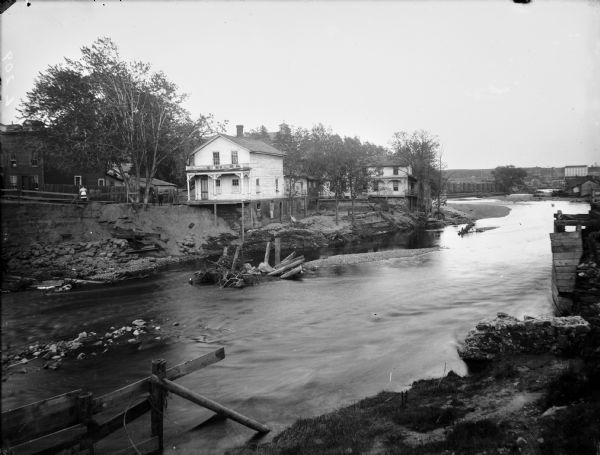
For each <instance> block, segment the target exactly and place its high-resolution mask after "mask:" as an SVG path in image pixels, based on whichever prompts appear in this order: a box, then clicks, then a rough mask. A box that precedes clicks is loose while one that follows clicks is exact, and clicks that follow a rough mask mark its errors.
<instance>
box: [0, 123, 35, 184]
mask: <svg viewBox="0 0 600 455" xmlns="http://www.w3.org/2000/svg"><path fill="white" fill-rule="evenodd" d="M44 136H45V130H44V124H43V123H42V122H40V121H37V120H25V121H24V122H23V125H3V124H0V187H1V188H4V189H22V190H38V189H39V188H40V186H41V185H43V184H44V149H45V142H44Z"/></svg>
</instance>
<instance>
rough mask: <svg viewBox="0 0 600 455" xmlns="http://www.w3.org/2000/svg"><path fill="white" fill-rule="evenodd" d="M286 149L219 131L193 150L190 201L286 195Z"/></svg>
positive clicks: (240, 132)
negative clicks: (284, 171)
mask: <svg viewBox="0 0 600 455" xmlns="http://www.w3.org/2000/svg"><path fill="white" fill-rule="evenodd" d="M284 155H285V154H284V152H282V151H280V150H277V149H276V148H275V147H273V146H271V145H269V144H266V143H264V142H262V141H259V140H256V139H249V138H246V137H244V127H243V125H237V135H236V136H228V135H226V134H217V135H216V136H214V137H213V138H211V139H210V140H208V141H207V142H206V143H204V144H202V145H201V146H200V147H198V148H197V149H196V150H194V152H193V153H192V156H191V159H190V164H189V166H186V167H185V171H186V176H187V192H188V201H200V202H202V201H207V202H209V201H210V202H231V203H235V202H242V201H253V200H261V199H274V198H283V197H284V180H283V157H284Z"/></svg>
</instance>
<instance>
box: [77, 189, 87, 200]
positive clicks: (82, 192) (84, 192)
mask: <svg viewBox="0 0 600 455" xmlns="http://www.w3.org/2000/svg"><path fill="white" fill-rule="evenodd" d="M79 200H81V201H83V202H87V200H88V197H87V188H86V187H85V186H83V185H81V186H80V187H79Z"/></svg>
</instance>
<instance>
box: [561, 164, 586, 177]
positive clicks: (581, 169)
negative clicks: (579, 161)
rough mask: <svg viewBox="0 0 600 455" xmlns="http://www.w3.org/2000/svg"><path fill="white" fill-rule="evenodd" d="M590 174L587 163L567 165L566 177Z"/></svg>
mask: <svg viewBox="0 0 600 455" xmlns="http://www.w3.org/2000/svg"><path fill="white" fill-rule="evenodd" d="M587 175H588V167H587V165H586V164H583V165H577V166H565V178H569V177H585V176H587Z"/></svg>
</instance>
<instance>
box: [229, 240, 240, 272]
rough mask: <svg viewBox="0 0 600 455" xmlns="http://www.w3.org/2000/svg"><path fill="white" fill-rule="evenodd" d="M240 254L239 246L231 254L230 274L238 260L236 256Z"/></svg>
mask: <svg viewBox="0 0 600 455" xmlns="http://www.w3.org/2000/svg"><path fill="white" fill-rule="evenodd" d="M239 254H240V245H238V246H237V248H236V249H235V253H234V254H233V261H231V273H233V272H234V271H235V263H236V262H237V260H238V256H239Z"/></svg>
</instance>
